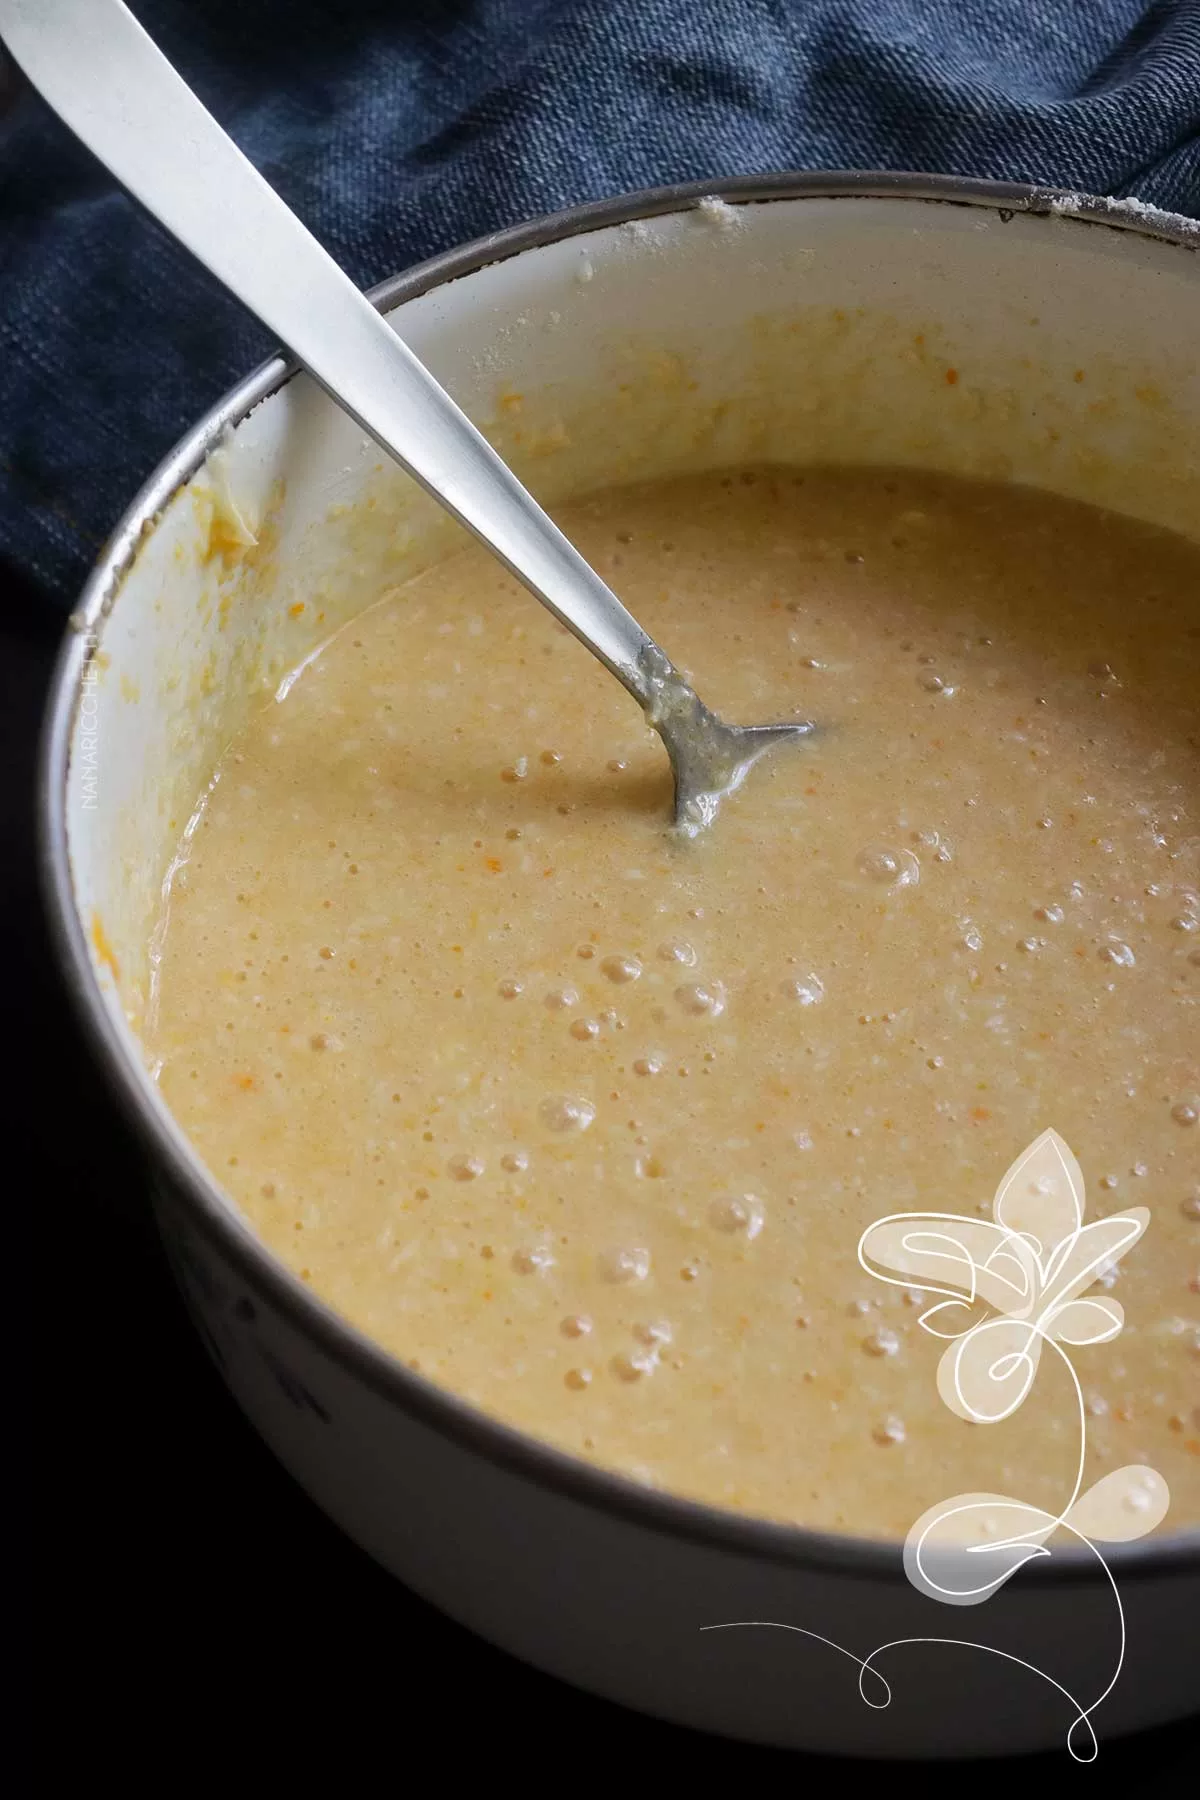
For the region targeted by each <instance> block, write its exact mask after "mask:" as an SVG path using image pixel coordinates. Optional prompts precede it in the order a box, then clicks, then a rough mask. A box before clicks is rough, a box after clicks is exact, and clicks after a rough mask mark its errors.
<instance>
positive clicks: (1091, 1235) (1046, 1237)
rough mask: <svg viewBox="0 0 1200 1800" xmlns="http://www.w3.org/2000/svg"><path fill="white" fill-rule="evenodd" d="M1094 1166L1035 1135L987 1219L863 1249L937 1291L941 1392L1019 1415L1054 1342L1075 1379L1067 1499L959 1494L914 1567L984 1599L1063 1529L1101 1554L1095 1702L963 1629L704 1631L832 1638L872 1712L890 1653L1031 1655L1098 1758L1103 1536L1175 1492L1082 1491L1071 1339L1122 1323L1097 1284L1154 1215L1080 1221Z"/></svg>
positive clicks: (1080, 1754)
mask: <svg viewBox="0 0 1200 1800" xmlns="http://www.w3.org/2000/svg"><path fill="white" fill-rule="evenodd" d="M1083 1208H1084V1189H1083V1175H1082V1173H1081V1171H1080V1168H1079V1164H1078V1163H1077V1162H1076V1160H1075V1158H1074V1156H1073V1155H1072V1154H1071V1151H1070V1150H1069V1149H1068V1148H1067V1145H1066V1144H1065V1143H1064V1142H1063V1140H1062V1138H1060V1137H1059V1136H1058V1133H1057V1132H1054V1131H1047V1132H1044V1133H1043V1134H1042V1136H1041V1137H1040V1138H1038V1139H1037V1141H1036V1143H1033V1144H1031V1145H1030V1146H1029V1148H1028V1150H1026V1151H1025V1153H1024V1154H1023V1155H1022V1156H1019V1157H1018V1158H1017V1160H1016V1162H1015V1163H1014V1164H1013V1165H1012V1168H1011V1169H1009V1171H1008V1173H1007V1175H1005V1177H1004V1179H1003V1181H1002V1182H1001V1183H1000V1186H999V1187H998V1189H997V1190H996V1198H995V1202H994V1204H993V1207H992V1214H993V1216H992V1218H991V1219H990V1220H987V1219H972V1218H964V1217H963V1216H962V1215H960V1214H958V1213H934V1212H928V1213H925V1212H916V1213H894V1214H892V1215H891V1216H890V1217H889V1218H886V1219H880V1220H879V1222H878V1223H877V1224H875V1225H872V1226H870V1227H869V1229H868V1230H866V1231H864V1233H863V1235H862V1237H861V1238H860V1240H859V1245H858V1260H859V1262H860V1263H861V1264H862V1266H863V1268H864V1269H865V1270H866V1271H867V1273H868V1274H869V1275H873V1276H874V1277H875V1278H876V1280H878V1281H886V1282H889V1283H891V1284H893V1285H894V1286H897V1287H905V1288H913V1287H920V1289H921V1290H922V1291H923V1292H924V1293H929V1294H934V1295H938V1296H940V1298H939V1299H938V1300H937V1301H936V1302H935V1304H934V1305H932V1306H930V1307H929V1309H928V1310H927V1311H926V1312H924V1313H922V1315H921V1321H920V1322H921V1325H922V1326H923V1327H924V1329H925V1330H926V1331H928V1332H929V1333H930V1334H931V1335H932V1336H933V1337H937V1338H942V1339H945V1340H947V1343H946V1349H945V1350H944V1352H943V1354H942V1357H941V1361H940V1363H939V1365H938V1373H937V1385H938V1392H939V1393H940V1394H941V1396H942V1399H943V1400H944V1401H945V1403H946V1405H947V1406H948V1407H949V1408H950V1409H951V1411H952V1412H955V1413H957V1414H958V1416H959V1417H960V1418H962V1419H969V1420H970V1421H971V1422H972V1423H973V1424H977V1425H994V1424H997V1423H999V1421H1000V1420H1002V1419H1007V1418H1010V1417H1011V1416H1012V1414H1013V1413H1014V1412H1016V1410H1017V1408H1018V1407H1019V1406H1020V1405H1021V1403H1022V1401H1023V1400H1024V1399H1025V1398H1026V1396H1027V1395H1028V1393H1029V1390H1030V1388H1031V1387H1032V1386H1033V1381H1034V1377H1035V1376H1036V1374H1037V1372H1038V1366H1039V1364H1040V1361H1041V1357H1042V1351H1043V1348H1044V1347H1045V1346H1047V1345H1048V1346H1049V1347H1050V1349H1051V1350H1052V1351H1053V1352H1054V1353H1055V1354H1056V1355H1057V1356H1058V1357H1059V1358H1060V1360H1061V1361H1062V1363H1063V1364H1064V1366H1065V1367H1066V1369H1067V1372H1068V1374H1069V1375H1070V1378H1071V1383H1072V1386H1073V1388H1074V1391H1075V1401H1076V1406H1077V1408H1078V1415H1079V1460H1078V1464H1077V1467H1076V1472H1075V1480H1074V1484H1073V1486H1072V1489H1071V1493H1070V1496H1069V1498H1068V1500H1067V1503H1066V1505H1065V1506H1064V1507H1063V1508H1062V1510H1061V1511H1060V1512H1057V1513H1050V1512H1046V1511H1045V1510H1044V1509H1043V1508H1042V1507H1040V1506H1030V1505H1028V1504H1027V1503H1026V1502H1025V1501H1023V1500H1014V1499H1012V1498H1010V1497H1009V1496H1008V1495H1007V1494H956V1495H954V1497H953V1498H952V1499H950V1500H943V1501H941V1502H940V1503H939V1504H938V1505H937V1506H932V1507H930V1508H929V1510H928V1511H927V1512H924V1513H922V1514H921V1517H920V1518H919V1519H918V1520H917V1521H916V1523H915V1524H914V1525H913V1526H912V1527H911V1528H910V1530H909V1533H908V1536H907V1538H906V1539H905V1543H904V1568H905V1572H906V1574H907V1576H908V1579H909V1581H910V1582H911V1583H912V1585H913V1586H914V1587H915V1588H916V1589H917V1590H918V1592H919V1593H921V1594H924V1595H926V1596H927V1597H928V1598H929V1599H931V1600H939V1601H942V1602H944V1603H945V1604H948V1605H951V1606H975V1605H978V1603H979V1602H980V1601H981V1600H987V1599H989V1598H990V1597H991V1595H992V1594H994V1593H995V1592H996V1590H997V1589H998V1588H999V1587H1001V1586H1002V1585H1003V1584H1004V1583H1005V1582H1006V1581H1007V1580H1008V1579H1009V1577H1010V1576H1012V1575H1015V1574H1016V1572H1017V1570H1018V1569H1020V1568H1022V1567H1023V1566H1024V1564H1025V1563H1027V1562H1030V1561H1031V1560H1032V1559H1033V1558H1035V1557H1045V1556H1049V1555H1050V1551H1049V1550H1048V1549H1047V1547H1046V1540H1047V1539H1048V1538H1050V1537H1051V1536H1052V1535H1053V1534H1054V1533H1055V1532H1060V1531H1061V1532H1063V1533H1065V1534H1067V1535H1068V1536H1070V1537H1072V1538H1073V1539H1074V1540H1075V1541H1076V1542H1077V1543H1080V1544H1082V1545H1084V1546H1085V1547H1086V1548H1087V1549H1088V1550H1089V1551H1090V1552H1091V1553H1092V1555H1093V1556H1095V1558H1096V1560H1097V1561H1098V1562H1099V1564H1100V1566H1101V1568H1102V1569H1103V1571H1104V1574H1105V1576H1106V1577H1107V1579H1108V1584H1109V1586H1110V1588H1111V1589H1112V1594H1113V1599H1114V1601H1115V1603H1116V1608H1117V1616H1118V1621H1119V1625H1120V1652H1119V1654H1118V1657H1117V1662H1116V1667H1115V1669H1114V1670H1113V1673H1112V1677H1111V1679H1110V1680H1109V1682H1108V1684H1107V1686H1106V1687H1105V1688H1104V1690H1103V1692H1102V1693H1100V1694H1097V1695H1096V1697H1095V1699H1093V1700H1091V1701H1089V1702H1088V1704H1087V1705H1084V1704H1082V1703H1081V1702H1080V1701H1078V1700H1076V1699H1075V1697H1074V1695H1072V1694H1071V1693H1069V1692H1068V1690H1067V1689H1066V1688H1064V1687H1063V1686H1062V1685H1061V1684H1060V1683H1059V1682H1058V1681H1057V1680H1055V1678H1054V1677H1053V1676H1052V1675H1050V1674H1047V1673H1046V1671H1045V1670H1043V1669H1040V1668H1038V1666H1037V1664H1036V1663H1032V1662H1024V1661H1023V1659H1021V1658H1020V1657H1014V1656H1012V1655H1011V1654H1010V1653H1009V1652H1008V1651H1006V1650H1000V1649H996V1648H994V1647H993V1646H992V1645H989V1644H984V1643H976V1642H973V1641H971V1640H970V1639H967V1638H949V1637H936V1638H929V1637H904V1638H894V1639H892V1640H891V1641H890V1642H888V1643H886V1644H879V1645H878V1646H877V1647H876V1648H875V1649H874V1650H872V1651H871V1653H870V1655H869V1656H865V1657H863V1656H859V1655H858V1654H857V1653H856V1652H855V1651H854V1650H850V1649H847V1648H846V1647H845V1646H844V1645H842V1644H839V1643H837V1642H835V1640H834V1639H832V1638H829V1637H826V1636H824V1635H823V1634H822V1633H821V1632H817V1631H809V1630H807V1629H806V1628H805V1627H803V1626H800V1625H781V1624H780V1623H778V1622H777V1621H774V1620H770V1619H741V1620H737V1621H733V1622H732V1623H731V1624H729V1625H710V1626H704V1627H702V1629H703V1630H708V1631H728V1630H732V1629H748V1628H749V1629H756V1630H762V1629H769V1630H784V1631H789V1632H794V1633H796V1634H797V1635H798V1636H800V1637H805V1638H809V1639H811V1640H812V1641H813V1642H815V1643H820V1644H825V1645H827V1646H828V1647H829V1648H830V1649H833V1650H837V1651H839V1652H840V1653H841V1655H842V1656H845V1657H848V1658H849V1659H850V1661H851V1662H853V1663H856V1664H857V1665H858V1690H859V1693H860V1695H861V1696H862V1699H863V1701H864V1703H865V1704H866V1705H867V1706H869V1707H871V1708H872V1709H873V1710H875V1711H882V1710H885V1709H886V1708H887V1707H888V1706H889V1705H890V1704H891V1697H892V1695H891V1688H890V1686H889V1684H888V1682H887V1681H886V1679H885V1678H884V1676H883V1674H882V1672H881V1670H880V1668H879V1666H878V1665H879V1663H880V1662H881V1661H882V1660H883V1659H884V1658H885V1657H887V1656H890V1655H892V1654H894V1653H895V1652H897V1651H899V1650H902V1649H905V1648H906V1647H910V1646H912V1645H914V1644H930V1643H937V1644H958V1645H960V1646H961V1647H962V1649H964V1650H972V1651H976V1652H979V1653H982V1654H985V1655H991V1656H995V1657H997V1658H1000V1659H1002V1660H1003V1661H1004V1662H1007V1663H1013V1662H1016V1663H1020V1664H1021V1666H1022V1667H1023V1668H1025V1669H1027V1670H1028V1671H1029V1672H1030V1673H1031V1674H1033V1675H1037V1676H1040V1677H1041V1679H1042V1680H1043V1681H1046V1682H1048V1683H1049V1684H1050V1685H1051V1686H1052V1687H1054V1688H1056V1689H1057V1690H1058V1692H1059V1693H1060V1694H1061V1695H1062V1697H1063V1699H1064V1701H1065V1702H1066V1703H1067V1705H1069V1706H1070V1707H1071V1709H1072V1711H1073V1712H1074V1718H1073V1720H1072V1722H1071V1726H1070V1729H1069V1730H1068V1732H1067V1749H1068V1750H1069V1752H1070V1754H1071V1756H1072V1758H1073V1759H1074V1760H1075V1761H1076V1762H1091V1761H1093V1760H1094V1758H1095V1756H1096V1754H1097V1752H1098V1749H1099V1745H1098V1743H1097V1740H1096V1733H1095V1730H1094V1728H1093V1725H1092V1714H1093V1713H1094V1712H1095V1711H1096V1708H1097V1707H1098V1706H1100V1705H1101V1703H1102V1702H1103V1701H1104V1700H1106V1699H1107V1698H1108V1696H1109V1694H1111V1693H1112V1690H1113V1688H1114V1687H1115V1686H1116V1684H1117V1680H1118V1679H1119V1677H1120V1674H1121V1669H1122V1667H1123V1666H1124V1662H1125V1615H1124V1610H1123V1608H1122V1606H1121V1597H1120V1594H1119V1593H1118V1592H1117V1585H1116V1582H1115V1581H1114V1580H1113V1578H1112V1573H1111V1571H1110V1570H1109V1568H1108V1565H1107V1564H1106V1563H1105V1561H1104V1558H1103V1556H1102V1555H1101V1554H1100V1551H1099V1550H1098V1549H1097V1548H1096V1545H1097V1543H1119V1542H1128V1541H1129V1540H1130V1539H1133V1538H1139V1537H1144V1536H1145V1534H1146V1533H1147V1532H1148V1531H1153V1529H1154V1527H1155V1526H1156V1525H1158V1524H1161V1522H1162V1520H1163V1518H1164V1517H1165V1516H1166V1512H1167V1507H1168V1505H1169V1502H1170V1496H1169V1495H1168V1493H1167V1484H1166V1482H1165V1481H1164V1480H1163V1478H1162V1476H1161V1475H1159V1474H1157V1473H1156V1471H1155V1470H1153V1469H1148V1468H1145V1467H1143V1466H1142V1465H1140V1464H1130V1465H1128V1466H1127V1467H1126V1468H1123V1469H1115V1470H1113V1471H1112V1472H1111V1473H1110V1474H1108V1475H1104V1476H1102V1477H1101V1479H1100V1480H1099V1481H1097V1482H1095V1483H1093V1485H1092V1486H1091V1487H1090V1488H1089V1489H1088V1490H1087V1492H1086V1493H1085V1492H1083V1472H1084V1463H1085V1459H1086V1452H1087V1413H1086V1411H1085V1408H1084V1403H1083V1392H1082V1389H1081V1388H1080V1385H1079V1378H1078V1376H1077V1375H1076V1373H1075V1367H1074V1364H1073V1363H1072V1361H1071V1357H1070V1354H1069V1352H1070V1350H1074V1349H1081V1348H1083V1347H1085V1346H1090V1345H1093V1344H1104V1343H1107V1342H1108V1341H1109V1340H1110V1339H1112V1338H1115V1337H1116V1336H1117V1335H1118V1333H1119V1332H1120V1331H1121V1328H1122V1327H1123V1325H1124V1323H1125V1315H1124V1311H1123V1309H1122V1307H1121V1305H1120V1304H1119V1302H1118V1301H1116V1300H1113V1299H1110V1297H1109V1296H1108V1294H1107V1293H1103V1294H1089V1293H1088V1292H1087V1289H1088V1288H1090V1287H1092V1286H1093V1285H1094V1284H1095V1283H1096V1282H1097V1281H1098V1280H1102V1281H1105V1282H1107V1281H1108V1280H1109V1278H1110V1276H1111V1273H1112V1271H1113V1270H1115V1268H1116V1265H1117V1263H1118V1261H1119V1259H1120V1258H1121V1257H1122V1256H1124V1254H1125V1252H1126V1251H1127V1250H1128V1249H1130V1248H1131V1246H1132V1245H1134V1244H1135V1243H1136V1242H1137V1240H1138V1239H1139V1238H1140V1237H1141V1235H1142V1233H1143V1231H1145V1229H1146V1226H1147V1225H1148V1224H1149V1223H1150V1214H1149V1212H1148V1211H1147V1210H1146V1208H1145V1207H1141V1206H1139V1207H1135V1208H1133V1209H1132V1210H1131V1211H1129V1212H1125V1213H1115V1214H1113V1215H1112V1216H1111V1217H1109V1218H1107V1219H1094V1220H1093V1221H1092V1222H1091V1224H1089V1225H1085V1224H1084V1222H1083Z"/></svg>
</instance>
